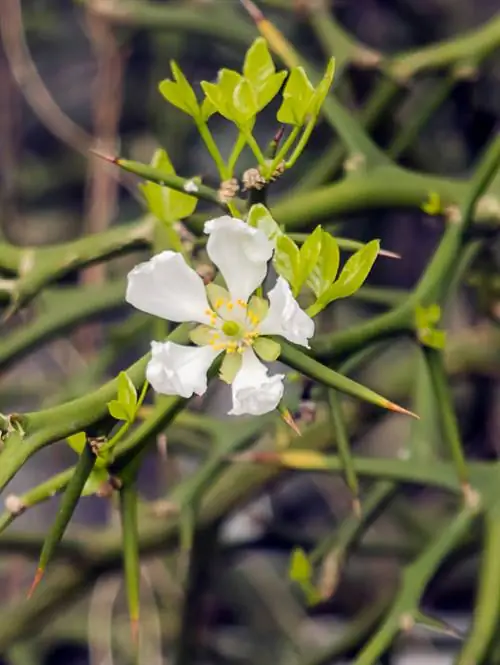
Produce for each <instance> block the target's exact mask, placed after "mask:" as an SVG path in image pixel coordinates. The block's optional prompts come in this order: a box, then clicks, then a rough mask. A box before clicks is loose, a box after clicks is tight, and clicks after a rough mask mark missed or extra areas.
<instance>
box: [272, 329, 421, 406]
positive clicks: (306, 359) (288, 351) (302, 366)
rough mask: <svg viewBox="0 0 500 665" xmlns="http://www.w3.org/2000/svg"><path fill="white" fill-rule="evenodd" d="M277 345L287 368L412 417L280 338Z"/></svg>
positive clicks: (353, 395)
mask: <svg viewBox="0 0 500 665" xmlns="http://www.w3.org/2000/svg"><path fill="white" fill-rule="evenodd" d="M279 344H280V346H281V354H280V360H282V361H283V362H284V363H286V364H287V365H288V366H289V367H292V368H293V369H296V370H297V371H299V372H302V374H304V375H305V376H308V377H309V378H311V379H314V380H315V381H319V382H320V383H322V384H323V385H326V386H328V387H330V388H334V389H335V390H339V391H340V392H343V393H345V394H347V395H351V396H352V397H356V398H358V399H361V400H364V401H366V402H369V403H371V404H375V405H376V406H380V407H382V408H384V409H390V410H392V411H398V412H401V413H407V414H409V415H414V414H411V413H410V412H409V411H406V410H405V409H403V408H401V407H399V406H398V405H397V404H394V403H393V402H390V401H389V400H388V399H386V398H385V397H381V396H380V395H378V394H377V393H376V392H374V391H373V390H370V389H369V388H366V387H365V386H362V385H361V384H359V383H356V381H353V380H352V379H349V378H348V377H347V376H343V375H342V374H339V373H338V372H334V371H333V370H331V369H329V368H328V367H325V366H324V365H322V364H321V363H319V362H317V361H316V360H314V359H313V358H311V357H310V356H308V355H306V354H305V353H303V352H302V351H299V349H296V348H294V347H293V346H292V345H291V344H288V342H284V341H283V340H282V339H281V338H280V339H279Z"/></svg>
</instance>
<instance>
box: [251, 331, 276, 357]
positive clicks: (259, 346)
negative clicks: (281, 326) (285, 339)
mask: <svg viewBox="0 0 500 665" xmlns="http://www.w3.org/2000/svg"><path fill="white" fill-rule="evenodd" d="M253 348H254V351H255V353H256V354H257V355H258V356H259V357H260V358H262V360H264V361H265V362H268V363H272V362H274V361H275V360H277V359H278V358H279V356H280V353H281V346H280V344H278V342H275V341H274V340H273V339H269V338H268V337H258V338H257V339H256V340H255V342H254V345H253Z"/></svg>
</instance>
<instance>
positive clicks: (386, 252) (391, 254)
mask: <svg viewBox="0 0 500 665" xmlns="http://www.w3.org/2000/svg"><path fill="white" fill-rule="evenodd" d="M379 256H385V257H386V258H388V259H401V258H402V257H401V254H398V253H397V252H391V251H390V250H388V249H381V250H380V251H379Z"/></svg>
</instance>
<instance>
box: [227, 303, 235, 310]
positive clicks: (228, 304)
mask: <svg viewBox="0 0 500 665" xmlns="http://www.w3.org/2000/svg"><path fill="white" fill-rule="evenodd" d="M226 307H227V308H228V310H229V311H231V310H232V309H233V307H234V303H232V302H231V301H229V302H228V303H227V305H226Z"/></svg>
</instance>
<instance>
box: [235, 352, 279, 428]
mask: <svg viewBox="0 0 500 665" xmlns="http://www.w3.org/2000/svg"><path fill="white" fill-rule="evenodd" d="M267 373H268V369H267V367H266V366H265V365H263V364H262V363H261V362H260V360H259V359H258V358H257V356H256V355H255V353H254V352H253V351H252V349H245V351H244V352H243V363H242V365H241V369H240V371H239V372H238V374H237V375H236V377H235V379H234V381H233V383H232V386H231V388H232V394H233V408H232V409H231V411H230V412H229V415H231V416H241V415H244V414H249V415H252V416H261V415H262V414H264V413H268V412H269V411H273V410H274V409H275V408H276V407H277V406H278V404H279V403H280V400H281V398H282V397H283V391H284V386H283V379H284V378H285V375H284V374H275V375H274V376H268V374H267Z"/></svg>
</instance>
